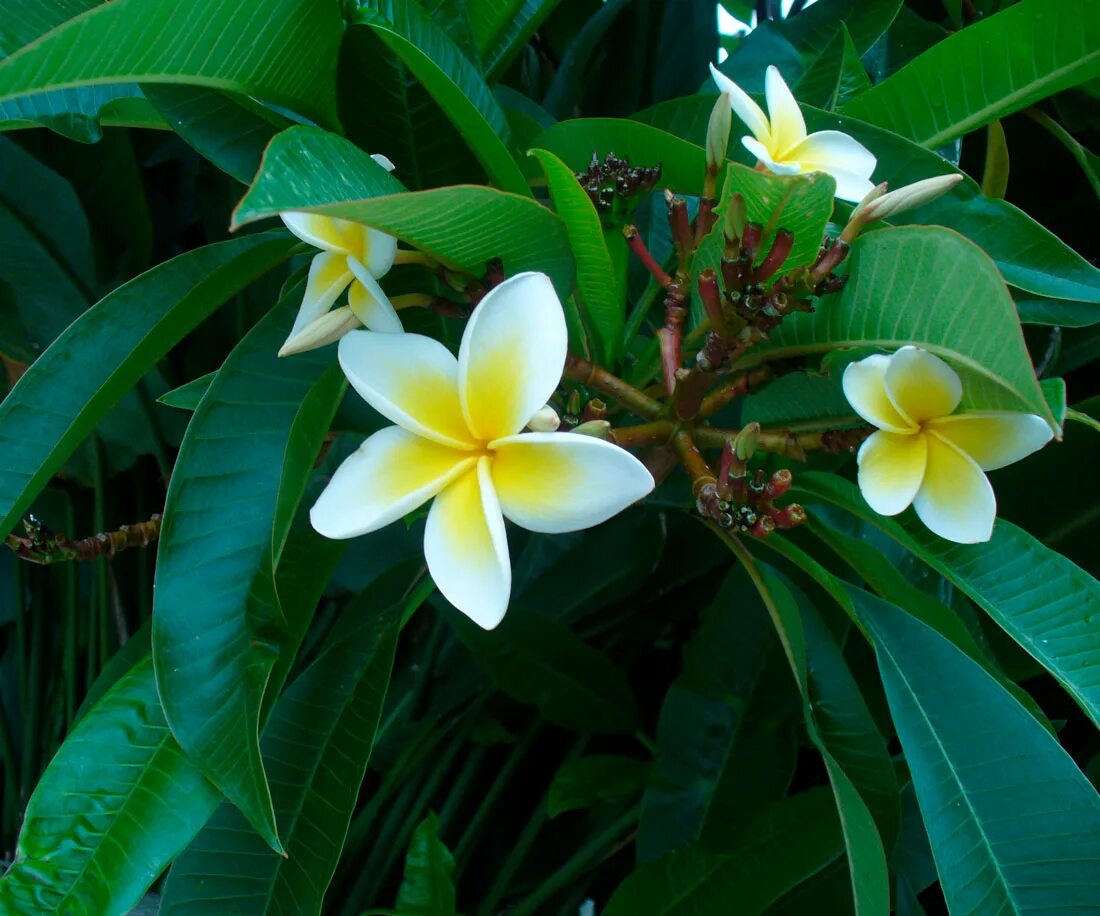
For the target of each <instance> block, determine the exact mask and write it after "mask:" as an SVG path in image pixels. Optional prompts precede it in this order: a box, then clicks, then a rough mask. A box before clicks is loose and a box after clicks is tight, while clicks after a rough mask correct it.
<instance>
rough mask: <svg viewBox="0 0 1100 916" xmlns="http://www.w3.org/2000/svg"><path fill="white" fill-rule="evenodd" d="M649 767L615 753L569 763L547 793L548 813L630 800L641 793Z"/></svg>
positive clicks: (561, 770)
mask: <svg viewBox="0 0 1100 916" xmlns="http://www.w3.org/2000/svg"><path fill="white" fill-rule="evenodd" d="M649 768H650V765H649V763H648V762H647V761H644V760H637V759H636V758H634V757H622V756H619V755H616V754H592V755H589V756H586V757H575V758H572V759H569V760H567V761H566V762H565V763H564V764H562V767H561V769H560V770H558V772H557V773H555V774H554V781H553V782H552V783H550V789H549V790H548V791H547V794H546V813H547V814H549V815H550V816H551V817H557V816H558V815H559V814H561V813H562V812H564V811H573V810H575V809H576V808H588V807H591V806H593V805H595V804H597V803H599V802H610V803H619V802H625V801H630V800H632V799H634V798H635V797H636V796H638V795H640V794H641V791H642V788H643V786H645V781H646V776H647V775H648V774H649Z"/></svg>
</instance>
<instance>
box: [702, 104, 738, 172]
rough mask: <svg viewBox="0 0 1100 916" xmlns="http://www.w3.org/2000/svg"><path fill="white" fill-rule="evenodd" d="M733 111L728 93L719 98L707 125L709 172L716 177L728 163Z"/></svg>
mask: <svg viewBox="0 0 1100 916" xmlns="http://www.w3.org/2000/svg"><path fill="white" fill-rule="evenodd" d="M732 119H733V109H732V108H731V107H730V97H729V93H728V92H723V93H722V94H721V95H720V96H718V101H717V102H715V103H714V108H713V109H711V112H710V121H709V122H708V123H707V172H708V173H710V174H712V175H715V174H717V173H718V170H719V169H720V168H721V167H722V164H723V163H724V162H725V161H726V150H727V149H728V148H729V142H730V126H731V123H732Z"/></svg>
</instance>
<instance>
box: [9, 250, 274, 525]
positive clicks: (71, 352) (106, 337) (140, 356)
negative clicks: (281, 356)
mask: <svg viewBox="0 0 1100 916" xmlns="http://www.w3.org/2000/svg"><path fill="white" fill-rule="evenodd" d="M292 245H293V240H292V239H290V238H288V236H287V235H286V234H285V233H272V234H266V233H265V234H263V235H251V236H248V237H245V238H240V239H235V240H233V241H229V242H222V243H219V244H216V245H209V246H207V247H205V248H200V249H197V250H195V251H191V252H188V253H187V254H182V255H180V256H179V257H177V258H174V259H173V260H171V261H167V262H166V263H164V264H161V265H159V266H157V267H154V268H153V269H152V270H150V271H148V272H147V273H144V274H142V275H141V276H140V277H138V278H136V279H134V280H132V281H130V282H129V283H127V284H126V285H125V286H122V287H120V288H119V289H117V290H115V291H114V292H113V293H111V294H110V295H109V296H107V297H106V298H105V299H103V300H102V301H101V302H99V304H97V305H96V307H95V308H93V309H90V310H89V311H87V312H85V313H84V314H83V315H82V316H81V317H80V318H79V319H78V320H77V321H76V322H74V323H73V324H72V326H71V327H69V328H68V330H66V331H65V333H64V334H62V335H61V337H59V338H58V339H57V340H56V341H55V342H54V343H53V344H52V345H51V346H50V348H49V349H48V350H47V351H46V352H45V353H43V354H42V356H40V357H39V358H38V359H37V360H36V361H35V363H34V365H33V366H31V368H30V369H29V370H28V371H27V372H26V373H25V374H24V375H23V377H22V378H21V379H20V380H19V383H18V384H17V385H16V386H15V388H14V389H13V390H12V391H11V393H10V394H9V395H8V396H7V397H6V398H5V399H4V401H3V403H0V443H2V448H0V453H2V454H3V460H2V463H0V519H2V521H0V532H8V531H10V530H11V528H12V526H13V525H14V524H15V523H16V521H18V519H19V518H20V516H22V514H23V513H24V512H25V511H26V509H27V508H28V507H29V506H30V504H31V501H32V500H33V499H34V497H35V496H36V495H37V493H38V492H39V491H40V490H41V489H42V487H43V486H45V485H46V483H47V482H48V481H49V479H50V477H51V476H52V475H53V473H54V472H55V471H56V470H57V469H58V468H59V467H60V466H61V465H62V463H63V462H64V461H65V459H66V458H67V457H68V456H69V455H70V454H71V453H72V451H73V450H74V449H75V448H76V446H77V445H78V444H79V443H80V442H81V441H83V439H84V438H85V437H86V436H87V435H88V434H89V433H90V432H91V431H92V429H93V428H94V427H95V425H96V423H97V422H98V421H99V420H100V418H101V417H103V415H104V414H105V413H106V412H107V410H108V409H110V407H112V406H113V405H114V404H115V403H117V402H118V400H119V399H120V398H121V397H122V396H123V395H124V394H125V393H126V392H127V391H129V390H130V388H131V387H133V385H134V384H135V383H136V382H137V380H138V379H140V378H141V377H142V376H143V375H144V374H145V373H146V372H148V371H149V369H150V368H151V367H152V366H153V365H154V363H155V362H156V361H157V360H158V359H160V358H161V356H163V355H164V354H165V353H166V352H167V351H168V350H169V349H170V348H171V347H172V346H173V345H175V344H176V342H177V341H179V340H180V339H181V338H182V337H183V336H184V335H185V334H187V333H188V332H189V331H190V330H191V329H192V328H193V327H195V325H197V324H198V323H199V322H200V321H201V320H202V319H203V318H205V317H206V316H207V315H209V314H210V313H211V312H212V311H213V310H214V309H215V308H217V307H218V306H219V305H220V304H221V303H222V302H224V301H225V300H226V299H227V298H228V297H229V296H231V295H233V294H234V293H236V292H237V291H238V290H240V289H242V288H243V287H244V286H246V285H247V284H249V283H251V282H252V281H253V280H254V279H256V277H258V276H259V275H261V274H263V273H264V272H266V271H268V270H270V269H271V268H272V267H274V266H275V265H276V264H278V263H279V262H280V261H282V260H283V259H284V258H285V257H286V256H287V254H288V253H289V251H290V249H291V247H292ZM47 402H48V403H49V404H50V405H51V409H50V411H49V412H45V411H42V410H41V405H42V404H43V403H47Z"/></svg>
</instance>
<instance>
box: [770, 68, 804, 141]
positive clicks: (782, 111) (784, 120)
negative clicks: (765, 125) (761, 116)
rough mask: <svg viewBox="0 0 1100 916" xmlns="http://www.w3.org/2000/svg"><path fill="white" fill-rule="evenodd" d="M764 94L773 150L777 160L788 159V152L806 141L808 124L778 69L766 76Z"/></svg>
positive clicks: (771, 69) (772, 69) (772, 70)
mask: <svg viewBox="0 0 1100 916" xmlns="http://www.w3.org/2000/svg"><path fill="white" fill-rule="evenodd" d="M764 93H765V95H766V97H767V99H768V122H769V123H770V124H771V148H772V150H773V151H774V152H775V153H776V156H777V158H779V159H786V158H788V151H789V150H790V149H791V148H792V147H794V146H797V145H798V144H799V143H801V142H802V141H803V140H805V139H806V122H805V121H804V120H803V118H802V110H801V109H800V108H799V107H798V102H796V101H795V98H794V95H793V94H792V93H791V90H790V87H789V86H788V85H787V83H786V81H785V80H784V79H783V76H782V75H781V74H780V72H779V68H778V67H775V66H771V67H768V70H767V73H766V74H765V75H764Z"/></svg>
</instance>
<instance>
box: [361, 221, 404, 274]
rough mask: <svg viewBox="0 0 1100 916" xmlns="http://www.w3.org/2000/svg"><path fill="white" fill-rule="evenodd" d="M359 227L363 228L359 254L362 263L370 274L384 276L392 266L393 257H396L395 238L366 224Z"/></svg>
mask: <svg viewBox="0 0 1100 916" xmlns="http://www.w3.org/2000/svg"><path fill="white" fill-rule="evenodd" d="M361 228H362V230H363V237H362V253H361V255H360V257H361V258H362V263H363V264H364V266H365V267H366V268H367V270H369V271H370V273H371V276H374V277H384V276H385V275H386V274H387V273H389V270H390V268H391V267H393V261H394V258H396V257H397V239H396V238H395V237H394V236H392V235H388V234H386V233H385V232H380V231H379V230H377V229H371V228H370V227H368V226H363V227H361Z"/></svg>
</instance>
